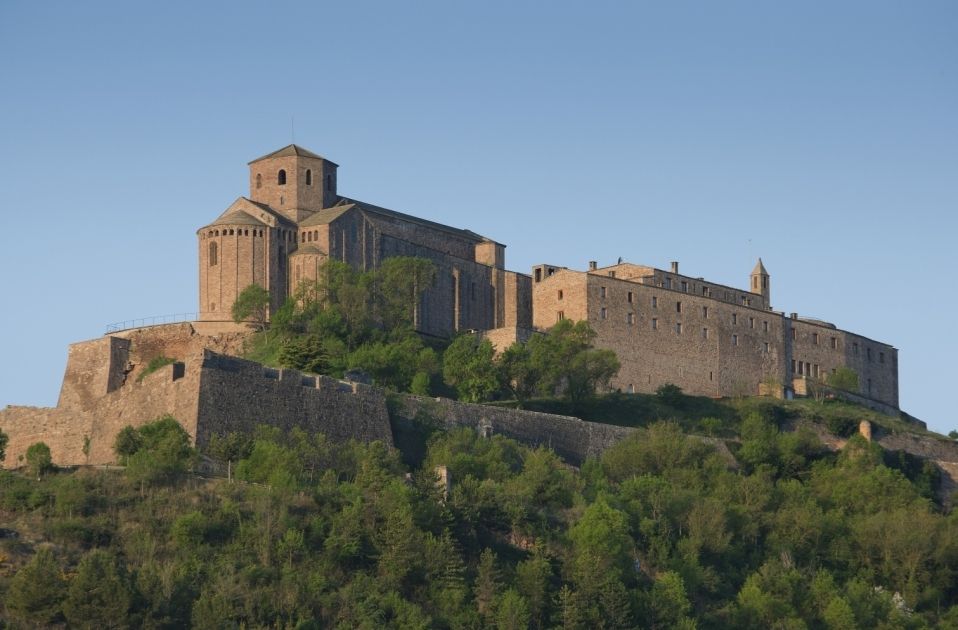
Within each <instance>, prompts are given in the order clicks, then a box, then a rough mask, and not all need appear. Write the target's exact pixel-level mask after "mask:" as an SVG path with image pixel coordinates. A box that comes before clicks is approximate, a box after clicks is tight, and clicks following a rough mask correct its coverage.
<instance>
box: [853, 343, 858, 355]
mask: <svg viewBox="0 0 958 630" xmlns="http://www.w3.org/2000/svg"><path fill="white" fill-rule="evenodd" d="M852 349H853V350H854V351H855V356H856V357H857V356H858V342H857V341H856V342H854V343H853V344H852Z"/></svg>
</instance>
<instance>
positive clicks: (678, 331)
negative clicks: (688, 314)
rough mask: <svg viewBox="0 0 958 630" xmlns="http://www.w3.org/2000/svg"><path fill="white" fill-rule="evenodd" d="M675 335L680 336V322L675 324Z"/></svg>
mask: <svg viewBox="0 0 958 630" xmlns="http://www.w3.org/2000/svg"><path fill="white" fill-rule="evenodd" d="M675 334H677V335H681V334H682V322H675Z"/></svg>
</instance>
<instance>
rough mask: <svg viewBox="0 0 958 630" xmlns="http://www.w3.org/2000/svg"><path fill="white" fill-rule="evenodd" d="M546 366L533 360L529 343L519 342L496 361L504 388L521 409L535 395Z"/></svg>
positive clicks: (507, 349)
mask: <svg viewBox="0 0 958 630" xmlns="http://www.w3.org/2000/svg"><path fill="white" fill-rule="evenodd" d="M543 368H544V366H543V365H541V364H537V363H536V362H534V361H533V359H532V352H531V351H530V349H529V345H528V343H523V342H521V341H517V342H516V343H514V344H512V345H511V346H509V347H508V348H506V349H505V351H503V352H502V354H500V355H499V357H498V358H497V359H496V369H497V371H498V373H499V381H500V383H501V385H502V388H503V389H504V390H506V391H507V392H509V393H510V394H512V397H513V398H515V399H516V402H518V403H519V407H520V408H521V407H522V406H523V405H524V404H525V402H526V401H527V400H529V399H530V398H532V396H534V395H535V393H536V391H537V390H538V389H539V386H540V383H541V382H542V378H543V372H542V370H543Z"/></svg>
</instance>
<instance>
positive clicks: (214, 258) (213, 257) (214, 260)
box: [210, 241, 219, 267]
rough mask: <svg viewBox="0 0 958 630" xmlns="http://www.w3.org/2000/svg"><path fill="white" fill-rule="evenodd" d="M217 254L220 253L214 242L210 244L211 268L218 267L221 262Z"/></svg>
mask: <svg viewBox="0 0 958 630" xmlns="http://www.w3.org/2000/svg"><path fill="white" fill-rule="evenodd" d="M217 254H218V252H217V246H216V241H213V242H212V243H210V267H212V266H214V265H216V264H217V263H218V262H219V260H217Z"/></svg>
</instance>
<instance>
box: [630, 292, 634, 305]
mask: <svg viewBox="0 0 958 630" xmlns="http://www.w3.org/2000/svg"><path fill="white" fill-rule="evenodd" d="M633 301H634V295H633V293H632V292H631V291H629V304H632V302H633Z"/></svg>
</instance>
